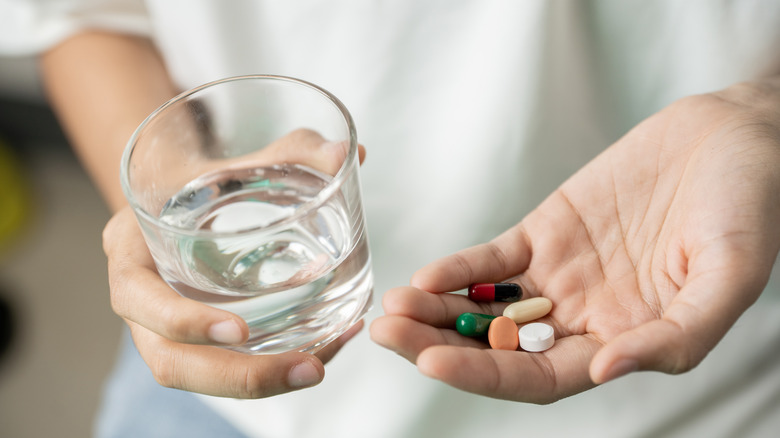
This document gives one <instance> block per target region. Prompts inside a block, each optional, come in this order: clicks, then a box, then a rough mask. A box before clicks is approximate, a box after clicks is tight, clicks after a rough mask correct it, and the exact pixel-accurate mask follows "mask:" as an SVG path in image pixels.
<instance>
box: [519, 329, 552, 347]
mask: <svg viewBox="0 0 780 438" xmlns="http://www.w3.org/2000/svg"><path fill="white" fill-rule="evenodd" d="M517 336H518V338H519V339H520V348H522V349H523V350H525V351H531V352H538V351H544V350H547V349H548V348H550V347H552V346H553V344H554V343H555V331H554V330H553V328H552V327H550V326H549V325H547V324H545V323H543V322H532V323H531V324H526V325H524V326H522V327H520V330H518V331H517Z"/></svg>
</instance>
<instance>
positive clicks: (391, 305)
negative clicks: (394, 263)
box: [382, 287, 507, 329]
mask: <svg viewBox="0 0 780 438" xmlns="http://www.w3.org/2000/svg"><path fill="white" fill-rule="evenodd" d="M506 306H507V303H491V302H475V301H472V300H470V299H468V298H467V297H466V296H463V295H456V294H432V293H429V292H426V291H424V290H420V289H417V288H414V287H398V288H394V289H390V290H388V291H387V292H385V295H384V297H383V298H382V308H383V309H384V311H385V314H386V315H399V316H405V317H407V318H411V319H414V320H416V321H420V322H423V323H425V324H428V325H431V326H434V327H443V328H453V329H454V328H455V320H456V319H457V317H458V316H459V315H461V314H463V313H466V312H475V313H484V314H488V315H500V314H501V313H502V312H503V310H504V308H505V307H506Z"/></svg>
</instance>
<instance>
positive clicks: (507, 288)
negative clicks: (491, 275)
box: [469, 283, 523, 302]
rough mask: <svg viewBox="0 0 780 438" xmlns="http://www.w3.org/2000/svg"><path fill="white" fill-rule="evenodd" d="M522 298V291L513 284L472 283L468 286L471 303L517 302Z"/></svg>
mask: <svg viewBox="0 0 780 438" xmlns="http://www.w3.org/2000/svg"><path fill="white" fill-rule="evenodd" d="M522 296H523V290H522V289H520V286H519V285H516V284H514V283H474V284H472V285H471V286H469V298H471V300H472V301H502V302H512V301H517V300H519V299H520V298H521V297H522Z"/></svg>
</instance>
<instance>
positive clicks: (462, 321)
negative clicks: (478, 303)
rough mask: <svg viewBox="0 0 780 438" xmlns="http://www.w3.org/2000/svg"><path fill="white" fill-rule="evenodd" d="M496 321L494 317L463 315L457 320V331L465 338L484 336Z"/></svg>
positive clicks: (475, 314) (473, 314) (479, 314)
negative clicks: (491, 323)
mask: <svg viewBox="0 0 780 438" xmlns="http://www.w3.org/2000/svg"><path fill="white" fill-rule="evenodd" d="M494 319H496V317H495V316H494V315H485V314H483V313H463V314H461V315H460V316H459V317H458V319H456V320H455V329H456V330H457V331H458V333H460V334H462V335H463V336H484V335H486V334H487V332H488V328H490V322H491V321H493V320H494Z"/></svg>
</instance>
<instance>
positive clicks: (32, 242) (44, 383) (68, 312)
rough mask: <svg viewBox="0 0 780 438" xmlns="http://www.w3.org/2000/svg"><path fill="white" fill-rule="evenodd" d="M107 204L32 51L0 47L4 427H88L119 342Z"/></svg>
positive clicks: (6, 431) (70, 430) (16, 433)
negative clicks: (6, 54) (12, 52)
mask: <svg viewBox="0 0 780 438" xmlns="http://www.w3.org/2000/svg"><path fill="white" fill-rule="evenodd" d="M108 218H109V212H108V210H107V208H106V207H105V206H104V205H103V202H102V200H101V198H100V196H99V195H98V193H97V191H96V190H95V189H94V188H93V187H92V185H91V183H90V181H89V179H88V178H87V176H86V175H85V173H84V171H83V170H82V169H81V167H80V166H79V163H78V161H77V159H76V158H75V157H74V155H73V153H72V151H71V150H70V148H69V146H68V144H67V141H66V139H65V137H64V136H63V134H62V132H61V130H60V128H59V126H58V124H57V121H56V118H55V117H54V115H53V114H52V113H51V111H50V110H49V108H48V107H47V105H46V102H45V97H44V93H43V90H42V87H41V85H40V83H39V77H38V72H37V63H36V60H35V59H33V58H3V57H0V437H42V436H58V437H87V436H91V434H92V421H93V417H94V414H95V411H96V409H97V406H98V401H99V398H100V393H101V391H102V385H103V382H104V380H105V378H106V376H107V375H108V373H109V371H110V368H111V366H112V364H113V361H114V356H115V354H116V351H117V349H118V340H119V335H120V330H121V327H122V324H123V323H122V322H121V320H120V319H119V318H118V317H117V316H116V315H114V314H113V313H112V312H111V309H110V305H109V295H108V280H107V275H106V260H105V257H104V255H103V252H102V249H101V238H100V234H101V232H102V229H103V225H104V224H105V223H106V221H107V220H108Z"/></svg>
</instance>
